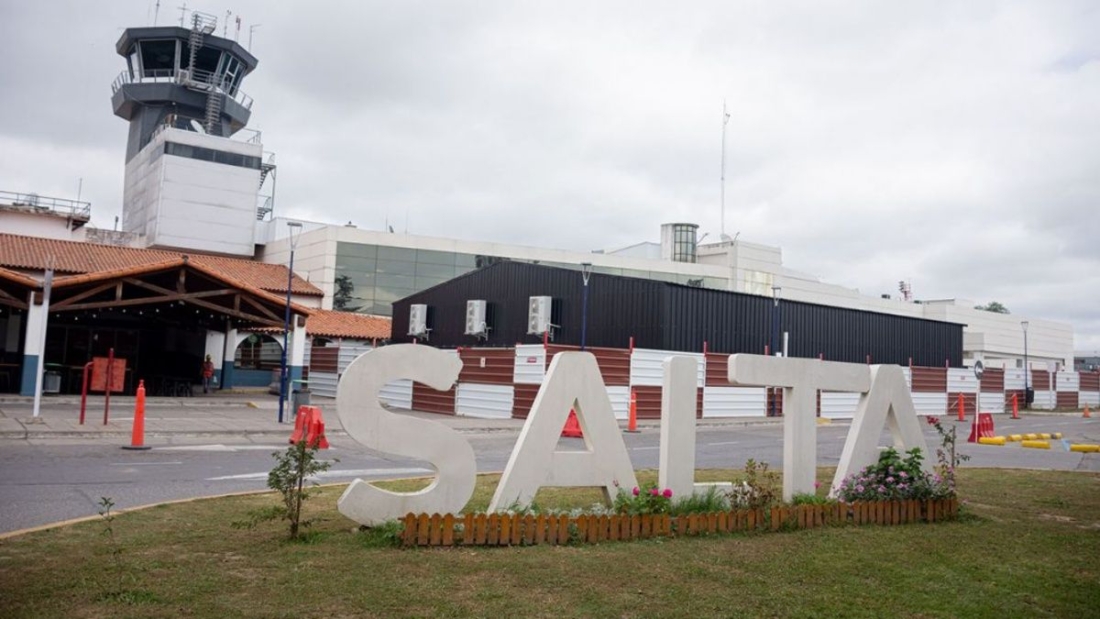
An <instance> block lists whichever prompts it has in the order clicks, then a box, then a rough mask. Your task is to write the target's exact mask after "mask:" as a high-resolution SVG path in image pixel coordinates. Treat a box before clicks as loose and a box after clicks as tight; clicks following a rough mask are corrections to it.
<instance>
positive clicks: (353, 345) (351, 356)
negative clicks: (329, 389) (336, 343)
mask: <svg viewBox="0 0 1100 619" xmlns="http://www.w3.org/2000/svg"><path fill="white" fill-rule="evenodd" d="M372 350H374V347H373V346H371V345H370V344H369V343H367V342H363V341H360V340H343V341H341V342H340V354H339V357H338V358H337V360H336V368H337V371H339V372H340V373H341V374H343V373H344V370H346V369H348V366H349V365H351V362H352V361H355V360H356V359H358V358H359V356H360V355H362V354H363V353H365V352H370V351H372Z"/></svg>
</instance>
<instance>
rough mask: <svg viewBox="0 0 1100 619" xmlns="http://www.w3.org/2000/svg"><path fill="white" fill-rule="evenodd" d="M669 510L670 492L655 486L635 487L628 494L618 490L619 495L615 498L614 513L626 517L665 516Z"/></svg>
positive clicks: (670, 507)
mask: <svg viewBox="0 0 1100 619" xmlns="http://www.w3.org/2000/svg"><path fill="white" fill-rule="evenodd" d="M671 509H672V490H670V489H668V488H665V489H664V490H660V489H658V488H657V485H656V484H645V485H644V486H642V487H641V488H639V487H637V486H635V487H634V490H633V491H631V492H629V493H628V492H627V491H626V490H624V489H622V488H619V493H618V494H617V495H616V496H615V505H614V510H615V512H617V513H620V514H627V515H628V516H644V515H646V514H667V513H669V511H670V510H671Z"/></svg>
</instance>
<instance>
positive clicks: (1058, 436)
mask: <svg viewBox="0 0 1100 619" xmlns="http://www.w3.org/2000/svg"><path fill="white" fill-rule="evenodd" d="M1053 436H1054V438H1062V433H1061V432H1055V433H1054V434H1053Z"/></svg>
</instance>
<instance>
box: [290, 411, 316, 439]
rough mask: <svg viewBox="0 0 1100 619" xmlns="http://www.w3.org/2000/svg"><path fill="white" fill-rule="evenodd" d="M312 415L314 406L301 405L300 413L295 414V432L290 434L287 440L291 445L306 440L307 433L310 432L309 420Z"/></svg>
mask: <svg viewBox="0 0 1100 619" xmlns="http://www.w3.org/2000/svg"><path fill="white" fill-rule="evenodd" d="M312 417H313V407H312V406H299V407H298V414H297V415H295V416H294V432H293V433H292V434H291V435H290V440H289V441H287V442H289V443H290V444H291V445H295V444H297V443H300V442H302V441H304V440H306V434H308V433H309V420H310V419H311V418H312Z"/></svg>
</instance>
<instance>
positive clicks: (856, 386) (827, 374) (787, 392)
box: [728, 354, 904, 501]
mask: <svg viewBox="0 0 1100 619" xmlns="http://www.w3.org/2000/svg"><path fill="white" fill-rule="evenodd" d="M728 377H729V381H730V382H731V383H733V384H737V385H750V386H760V387H763V386H768V385H770V386H773V387H782V388H783V500H785V501H790V500H791V498H792V497H793V496H794V495H796V494H803V493H807V494H812V493H813V492H814V481H815V480H816V478H817V390H818V389H823V390H825V391H858V392H861V393H863V392H866V391H867V390H868V389H869V388H870V385H871V371H870V368H869V367H868V366H866V365H862V364H859V363H839V362H836V361H820V360H817V359H790V358H786V357H764V356H761V355H744V354H738V355H731V356H730V359H729V373H728ZM902 384H903V386H904V380H903V381H902Z"/></svg>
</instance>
